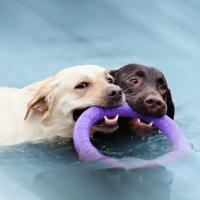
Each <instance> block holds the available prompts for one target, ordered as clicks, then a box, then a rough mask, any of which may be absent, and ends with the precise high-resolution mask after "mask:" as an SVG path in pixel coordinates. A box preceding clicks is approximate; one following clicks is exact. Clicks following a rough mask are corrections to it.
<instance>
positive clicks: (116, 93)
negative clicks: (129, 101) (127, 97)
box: [106, 85, 123, 101]
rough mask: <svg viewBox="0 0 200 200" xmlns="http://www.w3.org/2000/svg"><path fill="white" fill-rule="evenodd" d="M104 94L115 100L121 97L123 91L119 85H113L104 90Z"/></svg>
mask: <svg viewBox="0 0 200 200" xmlns="http://www.w3.org/2000/svg"><path fill="white" fill-rule="evenodd" d="M106 94H107V96H108V98H109V99H110V100H113V101H117V100H120V99H121V98H122V95H123V92H122V89H121V88H120V87H119V86H117V85H116V86H114V85H113V86H110V87H109V88H108V89H107V90H106Z"/></svg>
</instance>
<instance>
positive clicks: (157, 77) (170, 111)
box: [110, 64, 175, 136]
mask: <svg viewBox="0 0 200 200" xmlns="http://www.w3.org/2000/svg"><path fill="white" fill-rule="evenodd" d="M110 74H111V75H112V76H113V77H114V79H115V84H117V85H119V86H120V87H121V88H122V90H123V91H124V93H125V96H126V101H127V102H128V103H129V105H130V106H131V107H132V108H133V109H135V110H136V111H137V112H138V113H141V114H144V115H151V116H154V117H161V116H162V115H165V114H167V115H168V116H169V117H170V118H172V119H173V118H174V112H175V108H174V103H173V101H172V96H171V92H170V89H169V87H168V84H167V81H166V79H165V76H164V75H163V73H162V72H160V71H159V70H158V69H156V68H154V67H147V66H145V65H140V64H128V65H126V66H124V67H122V68H120V69H118V70H113V71H111V72H110ZM120 127H123V130H125V129H128V130H129V131H131V132H134V133H135V134H136V135H139V136H145V135H150V134H151V133H153V132H155V131H156V128H155V127H154V126H153V123H146V122H144V121H142V120H140V119H125V118H124V119H121V120H120Z"/></svg>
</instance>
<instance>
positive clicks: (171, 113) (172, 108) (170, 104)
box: [167, 89, 175, 119]
mask: <svg viewBox="0 0 200 200" xmlns="http://www.w3.org/2000/svg"><path fill="white" fill-rule="evenodd" d="M167 115H168V116H169V117H170V118H172V119H174V115H175V106H174V102H173V100H172V95H171V91H170V89H168V91H167Z"/></svg>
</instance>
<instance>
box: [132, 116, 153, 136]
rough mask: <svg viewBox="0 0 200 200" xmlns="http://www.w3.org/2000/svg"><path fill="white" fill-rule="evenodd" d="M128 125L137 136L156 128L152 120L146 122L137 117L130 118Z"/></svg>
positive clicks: (146, 134) (151, 131)
mask: <svg viewBox="0 0 200 200" xmlns="http://www.w3.org/2000/svg"><path fill="white" fill-rule="evenodd" d="M129 125H130V128H131V130H132V131H134V132H135V133H136V134H137V135H139V136H148V135H151V134H152V133H153V132H154V131H156V130H157V128H156V127H155V126H154V124H153V122H150V123H147V122H145V121H143V120H141V119H139V118H133V119H131V120H130V121H129Z"/></svg>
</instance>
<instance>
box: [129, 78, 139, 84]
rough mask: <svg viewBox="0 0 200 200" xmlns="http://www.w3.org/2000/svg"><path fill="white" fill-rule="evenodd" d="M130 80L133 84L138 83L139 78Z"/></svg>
mask: <svg viewBox="0 0 200 200" xmlns="http://www.w3.org/2000/svg"><path fill="white" fill-rule="evenodd" d="M130 81H131V82H132V83H134V84H138V83H139V80H138V79H137V78H132V79H131V80H130Z"/></svg>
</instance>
